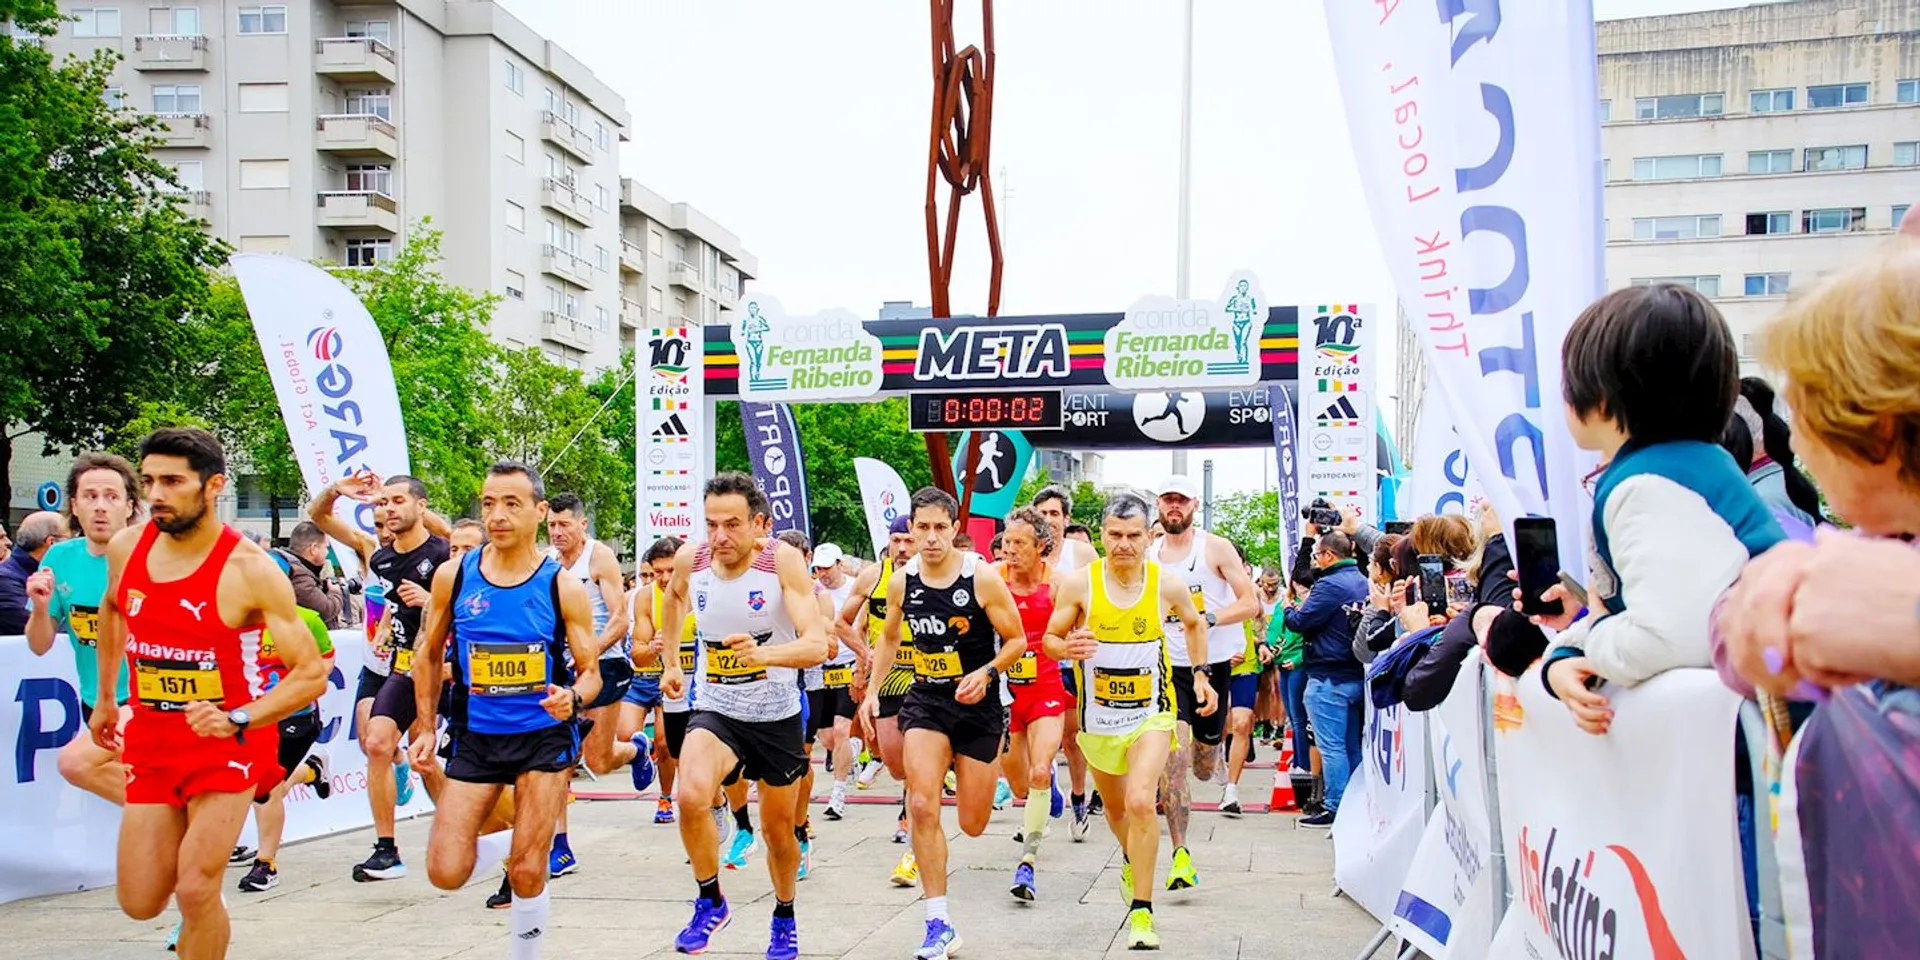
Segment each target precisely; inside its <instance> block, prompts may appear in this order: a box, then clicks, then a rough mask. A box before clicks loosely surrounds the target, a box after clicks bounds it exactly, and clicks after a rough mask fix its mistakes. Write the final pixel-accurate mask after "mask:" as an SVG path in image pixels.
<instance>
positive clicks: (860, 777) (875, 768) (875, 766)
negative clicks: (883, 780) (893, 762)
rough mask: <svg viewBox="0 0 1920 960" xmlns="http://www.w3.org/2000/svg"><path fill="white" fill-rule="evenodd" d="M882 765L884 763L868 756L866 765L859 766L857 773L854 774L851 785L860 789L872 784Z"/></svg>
mask: <svg viewBox="0 0 1920 960" xmlns="http://www.w3.org/2000/svg"><path fill="white" fill-rule="evenodd" d="M884 766H885V764H883V763H881V762H880V761H878V760H875V759H873V758H871V757H869V758H868V759H867V763H866V766H863V767H861V768H860V772H859V774H857V775H855V776H854V778H853V785H854V786H855V787H858V788H859V789H861V790H865V789H867V788H869V787H871V786H873V781H874V778H876V777H878V776H880V769H881V768H882V767H884Z"/></svg>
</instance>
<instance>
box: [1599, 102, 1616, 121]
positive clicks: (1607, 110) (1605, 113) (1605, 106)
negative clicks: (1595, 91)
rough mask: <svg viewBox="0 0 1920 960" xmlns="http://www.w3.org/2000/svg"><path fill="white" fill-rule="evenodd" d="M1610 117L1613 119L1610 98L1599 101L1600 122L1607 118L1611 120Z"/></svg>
mask: <svg viewBox="0 0 1920 960" xmlns="http://www.w3.org/2000/svg"><path fill="white" fill-rule="evenodd" d="M1612 119H1613V101H1612V100H1602V101H1600V122H1601V123H1606V122H1607V121H1608V120H1612Z"/></svg>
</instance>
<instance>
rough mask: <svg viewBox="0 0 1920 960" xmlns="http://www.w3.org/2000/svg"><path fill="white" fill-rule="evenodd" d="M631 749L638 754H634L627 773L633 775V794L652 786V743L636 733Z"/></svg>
mask: <svg viewBox="0 0 1920 960" xmlns="http://www.w3.org/2000/svg"><path fill="white" fill-rule="evenodd" d="M633 748H634V749H635V750H638V751H640V752H639V753H637V754H634V757H633V763H631V764H629V765H628V767H627V772H628V773H631V774H633V792H634V793H639V792H641V791H643V790H645V789H647V788H648V787H651V786H653V774H654V769H653V741H651V740H649V739H647V735H646V734H644V733H636V734H634V735H633Z"/></svg>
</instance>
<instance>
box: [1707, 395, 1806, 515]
mask: <svg viewBox="0 0 1920 960" xmlns="http://www.w3.org/2000/svg"><path fill="white" fill-rule="evenodd" d="M1792 442H1793V434H1792V428H1791V427H1788V426H1787V422H1786V421H1785V420H1783V419H1781V418H1780V415H1779V414H1777V413H1774V412H1773V388H1771V387H1769V386H1767V384H1766V382H1765V381H1763V380H1760V379H1758V378H1755V377H1748V378H1746V379H1745V380H1742V381H1740V399H1739V400H1736V401H1734V406H1733V419H1732V420H1730V421H1728V422H1727V429H1726V433H1725V434H1723V435H1722V436H1721V438H1720V445H1721V446H1723V447H1725V448H1727V452H1728V453H1730V454H1732V455H1733V462H1734V463H1735V464H1736V465H1738V466H1740V467H1741V468H1742V469H1744V470H1746V472H1747V481H1748V482H1749V483H1752V484H1753V489H1754V492H1755V493H1758V494H1759V495H1760V501H1761V502H1762V503H1765V504H1766V505H1767V508H1768V509H1769V510H1772V511H1773V514H1774V516H1776V517H1779V518H1780V519H1782V520H1783V521H1785V520H1789V519H1791V520H1795V521H1798V522H1800V523H1802V524H1805V525H1806V527H1807V528H1808V529H1809V530H1810V529H1812V528H1813V527H1814V526H1815V525H1816V524H1818V523H1819V522H1820V492H1819V491H1818V490H1815V489H1814V486H1813V482H1812V481H1810V480H1808V479H1807V476H1806V474H1804V473H1801V472H1800V468H1799V467H1797V466H1795V465H1794V461H1793V447H1792Z"/></svg>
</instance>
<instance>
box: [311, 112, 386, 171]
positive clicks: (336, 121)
mask: <svg viewBox="0 0 1920 960" xmlns="http://www.w3.org/2000/svg"><path fill="white" fill-rule="evenodd" d="M313 129H314V146H315V147H317V148H318V149H319V150H321V151H322V152H324V153H333V154H338V155H340V156H344V157H383V158H385V159H388V160H398V159H400V131H399V130H398V129H397V128H395V127H394V125H393V124H391V123H389V122H387V121H386V120H384V119H382V118H380V117H377V116H374V115H373V114H370V113H343V114H330V115H328V116H323V117H317V118H315V119H314V121H313Z"/></svg>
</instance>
